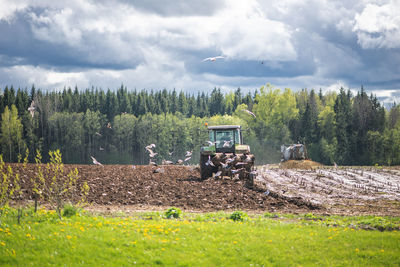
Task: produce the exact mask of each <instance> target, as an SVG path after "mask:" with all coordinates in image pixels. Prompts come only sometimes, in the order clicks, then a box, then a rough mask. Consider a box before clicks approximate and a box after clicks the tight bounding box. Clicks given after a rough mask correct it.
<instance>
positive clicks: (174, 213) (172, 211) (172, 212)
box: [165, 207, 182, 219]
mask: <svg viewBox="0 0 400 267" xmlns="http://www.w3.org/2000/svg"><path fill="white" fill-rule="evenodd" d="M181 214H182V210H181V209H179V208H175V207H171V208H169V209H168V210H167V211H166V212H165V217H167V219H171V218H175V219H178V218H180V217H181Z"/></svg>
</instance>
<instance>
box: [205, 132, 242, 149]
mask: <svg viewBox="0 0 400 267" xmlns="http://www.w3.org/2000/svg"><path fill="white" fill-rule="evenodd" d="M208 131H209V132H208V134H209V140H210V141H211V142H212V143H213V144H215V152H217V153H234V152H235V145H240V144H241V143H242V136H241V132H240V126H239V125H221V126H210V127H208Z"/></svg>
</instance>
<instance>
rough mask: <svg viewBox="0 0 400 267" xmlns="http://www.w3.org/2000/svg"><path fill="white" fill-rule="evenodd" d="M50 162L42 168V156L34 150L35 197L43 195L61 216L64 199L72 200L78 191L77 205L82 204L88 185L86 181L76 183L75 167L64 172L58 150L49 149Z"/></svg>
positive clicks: (33, 182) (33, 180)
mask: <svg viewBox="0 0 400 267" xmlns="http://www.w3.org/2000/svg"><path fill="white" fill-rule="evenodd" d="M49 156H50V162H49V163H47V165H46V167H45V169H44V170H42V164H41V160H42V156H41V154H40V151H37V152H36V158H35V161H36V166H37V168H38V171H37V173H38V175H37V177H36V178H35V179H32V180H31V181H32V184H33V189H32V191H33V192H34V194H35V197H37V198H39V199H40V198H41V197H42V196H44V197H45V198H46V199H47V200H48V201H49V202H50V204H51V205H53V206H55V208H56V210H57V214H58V216H59V217H60V218H61V210H62V208H63V201H64V199H68V200H69V201H71V202H72V201H73V200H74V199H76V194H77V192H79V193H80V200H79V202H78V204H79V205H83V204H84V203H85V201H86V196H87V195H88V193H89V186H88V185H87V183H86V182H84V183H82V184H81V185H78V178H79V173H78V170H77V169H76V168H74V169H73V170H71V171H70V172H69V173H67V174H66V173H65V172H64V164H63V163H62V156H61V152H60V151H59V150H56V151H50V152H49Z"/></svg>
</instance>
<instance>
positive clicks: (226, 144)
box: [223, 140, 233, 147]
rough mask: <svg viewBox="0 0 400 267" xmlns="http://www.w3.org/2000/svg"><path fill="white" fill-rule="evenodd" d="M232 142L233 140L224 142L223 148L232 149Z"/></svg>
mask: <svg viewBox="0 0 400 267" xmlns="http://www.w3.org/2000/svg"><path fill="white" fill-rule="evenodd" d="M232 141H233V140H228V141H224V145H223V147H230V143H231V142H232Z"/></svg>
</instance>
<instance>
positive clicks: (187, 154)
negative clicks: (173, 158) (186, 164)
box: [185, 151, 193, 157]
mask: <svg viewBox="0 0 400 267" xmlns="http://www.w3.org/2000/svg"><path fill="white" fill-rule="evenodd" d="M192 152H193V151H186V155H185V157H190V156H191V155H192Z"/></svg>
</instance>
